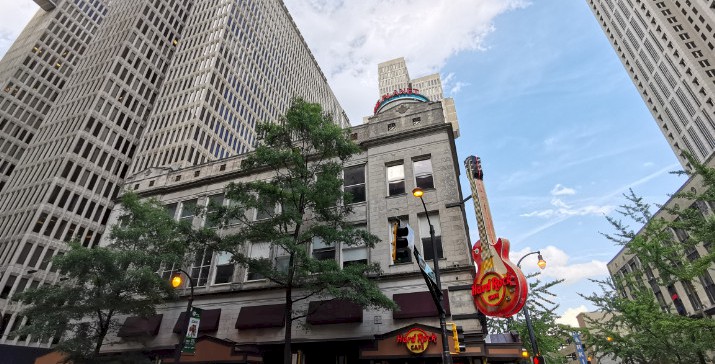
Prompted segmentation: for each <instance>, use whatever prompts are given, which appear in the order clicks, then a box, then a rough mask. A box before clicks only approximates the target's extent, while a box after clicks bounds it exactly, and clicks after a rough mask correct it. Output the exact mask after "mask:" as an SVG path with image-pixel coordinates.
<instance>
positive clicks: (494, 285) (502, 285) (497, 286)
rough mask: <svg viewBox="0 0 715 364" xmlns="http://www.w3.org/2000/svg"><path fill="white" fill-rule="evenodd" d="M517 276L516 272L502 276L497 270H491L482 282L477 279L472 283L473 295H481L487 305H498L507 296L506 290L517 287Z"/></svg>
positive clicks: (480, 297)
mask: <svg viewBox="0 0 715 364" xmlns="http://www.w3.org/2000/svg"><path fill="white" fill-rule="evenodd" d="M516 285H517V277H516V275H514V274H507V275H506V276H502V275H501V274H499V273H496V272H490V273H487V274H485V275H484V276H483V277H482V281H481V282H477V281H475V282H474V284H473V285H472V296H474V297H479V299H480V300H482V301H483V302H484V303H485V304H486V305H489V306H498V305H499V304H500V303H502V301H503V300H504V297H505V296H506V295H505V293H506V290H507V289H509V288H512V290H513V287H516Z"/></svg>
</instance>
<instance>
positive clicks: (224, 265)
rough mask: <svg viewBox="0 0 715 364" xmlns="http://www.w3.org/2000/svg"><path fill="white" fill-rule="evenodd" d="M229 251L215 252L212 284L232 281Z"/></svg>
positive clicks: (231, 264) (232, 266)
mask: <svg viewBox="0 0 715 364" xmlns="http://www.w3.org/2000/svg"><path fill="white" fill-rule="evenodd" d="M231 257H232V255H231V253H228V252H220V253H217V254H216V259H215V264H216V269H214V278H213V284H221V283H231V282H233V268H234V265H233V263H232V262H231Z"/></svg>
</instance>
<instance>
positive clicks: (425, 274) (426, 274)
mask: <svg viewBox="0 0 715 364" xmlns="http://www.w3.org/2000/svg"><path fill="white" fill-rule="evenodd" d="M412 253H413V254H414V256H415V258H416V259H417V264H418V265H419V266H420V272H422V278H424V279H425V283H426V284H427V288H428V289H429V293H430V295H431V296H432V299H433V300H434V305H435V306H436V307H437V311H439V312H440V313H443V312H444V308H443V307H442V304H441V303H440V299H441V298H442V291H440V290H439V288H437V287H438V286H437V277H435V274H434V271H433V270H432V268H431V267H430V266H429V265H427V262H425V260H424V258H422V255H421V254H420V252H419V251H418V250H417V248H414V250H413V251H412Z"/></svg>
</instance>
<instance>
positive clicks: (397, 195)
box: [385, 192, 407, 198]
mask: <svg viewBox="0 0 715 364" xmlns="http://www.w3.org/2000/svg"><path fill="white" fill-rule="evenodd" d="M404 196H407V192H402V193H398V194H396V195H387V196H385V198H392V197H404Z"/></svg>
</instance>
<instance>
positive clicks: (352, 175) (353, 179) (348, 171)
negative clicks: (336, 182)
mask: <svg viewBox="0 0 715 364" xmlns="http://www.w3.org/2000/svg"><path fill="white" fill-rule="evenodd" d="M343 183H344V184H345V186H352V185H357V184H363V183H365V166H356V167H349V168H345V178H344V180H343Z"/></svg>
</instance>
